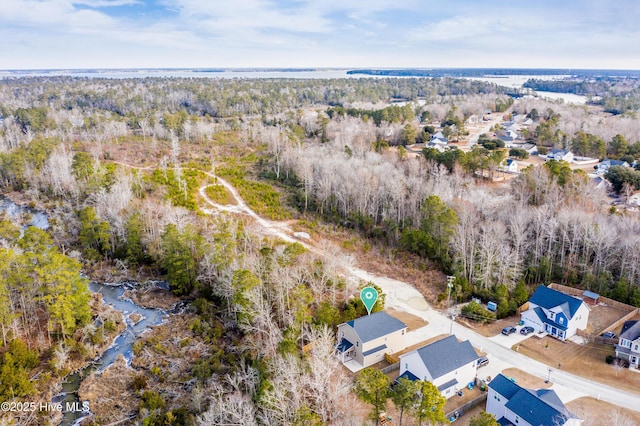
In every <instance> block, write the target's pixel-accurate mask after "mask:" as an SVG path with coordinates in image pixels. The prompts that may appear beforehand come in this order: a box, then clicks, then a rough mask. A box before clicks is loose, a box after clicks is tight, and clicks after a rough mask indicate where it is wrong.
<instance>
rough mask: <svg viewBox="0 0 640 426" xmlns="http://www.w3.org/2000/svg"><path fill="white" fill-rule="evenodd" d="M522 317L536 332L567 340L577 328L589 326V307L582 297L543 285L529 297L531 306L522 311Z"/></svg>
mask: <svg viewBox="0 0 640 426" xmlns="http://www.w3.org/2000/svg"><path fill="white" fill-rule="evenodd" d="M521 319H522V322H523V323H524V325H527V326H530V327H533V329H534V330H535V331H536V332H546V333H548V334H549V335H551V336H553V337H556V338H558V339H560V340H566V339H568V338H570V337H572V336H574V335H575V334H576V332H577V330H584V329H585V328H587V322H588V321H589V308H588V307H587V305H586V304H585V303H584V302H583V301H582V299H579V298H577V297H573V296H570V295H568V294H564V293H562V292H559V291H557V290H554V289H551V288H549V287H545V286H543V285H541V286H539V287H538V288H537V289H536V291H535V292H534V293H533V295H532V296H531V298H530V299H529V308H528V309H527V310H526V311H524V312H522V314H521Z"/></svg>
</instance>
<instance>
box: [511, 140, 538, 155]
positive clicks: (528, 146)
mask: <svg viewBox="0 0 640 426" xmlns="http://www.w3.org/2000/svg"><path fill="white" fill-rule="evenodd" d="M516 148H522V149H524V150H525V151H527V152H528V153H529V155H538V147H537V146H535V145H534V144H532V143H523V144H522V145H516Z"/></svg>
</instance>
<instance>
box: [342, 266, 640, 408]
mask: <svg viewBox="0 0 640 426" xmlns="http://www.w3.org/2000/svg"><path fill="white" fill-rule="evenodd" d="M353 272H354V274H355V275H357V276H360V277H361V278H363V279H366V280H368V281H372V282H374V283H376V284H377V285H379V286H380V287H381V288H382V290H383V291H384V292H385V294H386V297H387V298H386V306H387V307H390V308H394V309H398V310H402V311H406V312H409V313H411V314H414V315H417V316H419V317H421V318H423V319H425V320H426V321H427V322H428V323H429V324H428V325H427V326H425V327H422V328H420V329H418V330H414V331H411V332H409V333H407V339H408V341H407V345H414V344H416V343H419V342H422V341H424V340H426V339H428V338H430V337H433V336H437V335H439V334H448V333H449V332H450V331H452V332H453V334H455V335H456V336H457V337H458V338H459V339H462V340H469V341H470V342H471V344H472V345H473V346H475V347H477V348H479V349H480V350H482V351H484V352H487V353H488V354H489V355H488V357H489V360H490V363H489V367H491V368H489V367H486V368H483V369H482V370H481V371H482V373H481V374H482V375H485V374H486V375H491V376H492V377H495V375H496V374H497V372H499V371H502V370H503V369H505V368H509V367H515V368H518V369H520V370H522V371H525V372H527V373H530V374H532V375H534V376H537V377H539V378H542V379H545V380H546V379H547V377H548V376H549V366H548V365H546V364H543V363H541V362H539V361H536V360H534V359H531V358H529V357H527V356H525V355H522V354H520V353H518V352H515V351H513V350H511V346H512V345H513V344H515V343H517V342H518V341H520V340H521V339H522V337H521V335H520V334H518V335H517V336H516V335H511V336H508V337H507V336H499V337H497V338H488V337H485V336H483V335H481V334H479V333H476V332H475V331H473V330H470V329H468V328H466V327H464V326H462V325H460V324H458V323H456V322H452V321H451V319H450V318H447V317H445V316H444V315H443V314H441V313H440V312H438V311H436V310H435V309H433V308H431V307H429V305H428V303H427V302H426V301H425V300H424V298H423V297H422V295H421V294H420V293H419V292H418V291H417V290H416V289H415V288H413V287H412V286H411V285H409V284H407V283H403V282H401V281H397V280H392V279H389V278H386V277H378V276H375V275H372V274H369V273H367V272H365V271H361V270H354V271H353ZM505 341H507V342H508V341H512V343H511V344H509V343H506V344H505ZM629 374H631V373H629ZM550 376H551V383H553V386H552V389H553V390H555V391H556V392H557V393H558V395H559V396H560V398H561V399H562V400H563V402H565V403H566V402H568V401H570V400H573V399H575V398H579V397H582V396H592V397H594V398H597V399H602V400H603V401H607V402H610V403H611V404H615V405H619V406H621V407H625V408H629V409H632V410H635V411H640V395H638V394H632V393H629V392H627V391H623V390H620V389H616V388H613V387H611V386H607V385H604V384H602V383H599V382H595V381H593V380H589V379H585V378H584V377H580V376H576V375H575V374H571V373H568V372H565V371H562V370H558V369H555V368H553V369H552V372H551V375H550Z"/></svg>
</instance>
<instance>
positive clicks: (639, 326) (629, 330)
mask: <svg viewBox="0 0 640 426" xmlns="http://www.w3.org/2000/svg"><path fill="white" fill-rule="evenodd" d="M638 337H640V321H625V323H624V325H623V326H622V333H620V338H621V339H627V340H631V341H632V342H633V341H634V340H636V339H637V338H638Z"/></svg>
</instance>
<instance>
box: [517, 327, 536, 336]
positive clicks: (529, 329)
mask: <svg viewBox="0 0 640 426" xmlns="http://www.w3.org/2000/svg"><path fill="white" fill-rule="evenodd" d="M533 331H534V330H533V327H529V326H528V325H527V326H526V327H522V328H521V329H520V334H524V335H525V336H526V335H527V334H531V333H533Z"/></svg>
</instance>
